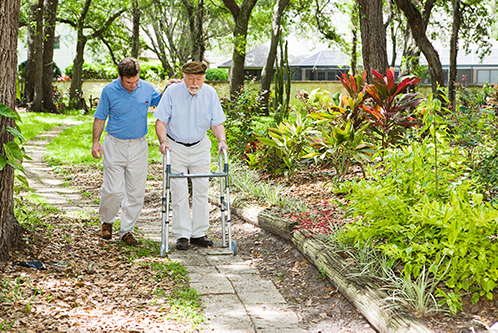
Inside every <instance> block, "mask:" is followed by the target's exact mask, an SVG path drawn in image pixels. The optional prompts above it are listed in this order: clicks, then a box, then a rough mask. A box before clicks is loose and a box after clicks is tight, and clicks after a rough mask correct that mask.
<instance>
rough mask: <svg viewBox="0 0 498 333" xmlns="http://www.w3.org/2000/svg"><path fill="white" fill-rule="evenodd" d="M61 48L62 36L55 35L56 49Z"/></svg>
mask: <svg viewBox="0 0 498 333" xmlns="http://www.w3.org/2000/svg"><path fill="white" fill-rule="evenodd" d="M60 48H61V36H55V38H54V50H59V49H60Z"/></svg>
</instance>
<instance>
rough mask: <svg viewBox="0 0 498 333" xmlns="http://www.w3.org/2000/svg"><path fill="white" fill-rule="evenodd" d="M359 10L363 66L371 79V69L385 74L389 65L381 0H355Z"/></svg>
mask: <svg viewBox="0 0 498 333" xmlns="http://www.w3.org/2000/svg"><path fill="white" fill-rule="evenodd" d="M357 1H358V4H359V12H360V31H361V43H362V53H363V68H364V70H365V71H367V73H369V75H368V76H367V80H368V82H371V81H372V76H371V75H370V72H371V69H375V70H376V71H378V72H379V73H382V74H386V69H387V67H388V66H389V64H388V62H387V51H386V28H385V26H384V22H383V20H382V0H357Z"/></svg>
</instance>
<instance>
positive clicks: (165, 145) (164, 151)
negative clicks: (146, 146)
mask: <svg viewBox="0 0 498 333" xmlns="http://www.w3.org/2000/svg"><path fill="white" fill-rule="evenodd" d="M166 148H167V149H169V151H170V152H171V151H173V149H171V146H170V145H169V142H164V143H161V145H160V146H159V151H160V152H161V154H166Z"/></svg>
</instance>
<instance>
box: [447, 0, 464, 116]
mask: <svg viewBox="0 0 498 333" xmlns="http://www.w3.org/2000/svg"><path fill="white" fill-rule="evenodd" d="M451 3H452V5H453V24H452V28H451V39H450V73H449V74H450V75H449V77H448V99H449V101H450V107H451V109H452V110H453V111H455V103H456V96H455V83H456V80H457V54H458V31H459V30H460V24H461V13H460V0H452V1H451Z"/></svg>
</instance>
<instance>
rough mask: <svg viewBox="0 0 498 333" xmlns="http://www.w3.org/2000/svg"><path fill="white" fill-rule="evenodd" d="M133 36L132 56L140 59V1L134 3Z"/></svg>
mask: <svg viewBox="0 0 498 333" xmlns="http://www.w3.org/2000/svg"><path fill="white" fill-rule="evenodd" d="M132 13H133V35H132V37H131V56H132V57H133V58H135V59H138V56H139V54H140V8H139V7H138V1H137V0H135V1H133V9H132Z"/></svg>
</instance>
